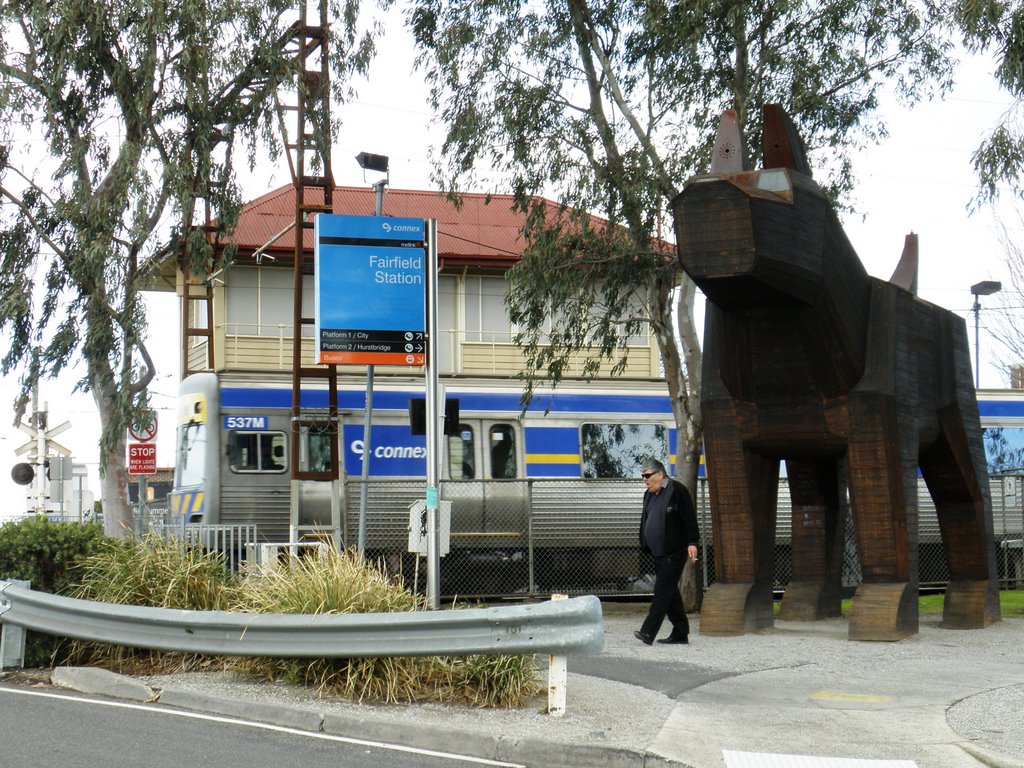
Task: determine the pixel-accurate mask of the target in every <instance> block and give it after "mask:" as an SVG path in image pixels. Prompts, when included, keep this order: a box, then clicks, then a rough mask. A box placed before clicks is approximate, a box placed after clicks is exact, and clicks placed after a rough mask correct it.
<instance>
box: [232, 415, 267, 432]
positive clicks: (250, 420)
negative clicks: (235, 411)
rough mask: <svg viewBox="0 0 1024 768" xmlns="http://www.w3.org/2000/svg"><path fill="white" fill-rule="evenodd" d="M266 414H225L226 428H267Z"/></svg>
mask: <svg viewBox="0 0 1024 768" xmlns="http://www.w3.org/2000/svg"><path fill="white" fill-rule="evenodd" d="M266 428H267V417H266V416H225V417H224V429H266Z"/></svg>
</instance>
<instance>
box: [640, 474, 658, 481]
mask: <svg viewBox="0 0 1024 768" xmlns="http://www.w3.org/2000/svg"><path fill="white" fill-rule="evenodd" d="M654 474H655V473H654V472H641V473H640V477H642V478H643V479H644V480H646V479H647V478H648V477H654Z"/></svg>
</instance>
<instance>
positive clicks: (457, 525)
mask: <svg viewBox="0 0 1024 768" xmlns="http://www.w3.org/2000/svg"><path fill="white" fill-rule="evenodd" d="M366 482H367V502H366V552H367V555H368V556H369V557H370V558H372V559H381V560H383V561H384V562H385V564H386V565H387V567H388V568H389V570H391V571H392V572H394V573H401V574H402V576H403V577H404V578H405V580H406V582H407V583H408V584H409V586H410V587H412V588H415V589H417V590H418V591H421V592H422V591H423V589H424V588H425V573H426V564H425V562H422V560H423V558H422V557H420V556H418V555H414V554H410V553H409V551H408V550H409V541H410V536H409V532H410V528H411V527H413V526H417V525H419V526H422V525H424V524H425V523H424V522H423V520H422V519H421V516H420V513H419V512H416V513H411V512H410V507H412V506H413V504H414V503H415V502H416V501H417V499H422V496H423V492H424V491H423V484H422V482H420V483H415V482H401V481H397V482H396V481H393V480H387V481H381V480H375V479H370V480H368V481H366ZM361 483H362V481H361V480H349V481H348V482H347V483H346V487H345V500H344V504H345V521H344V535H345V541H346V542H347V543H348V544H349V545H350V546H351V545H352V543H354V542H355V541H356V539H357V533H358V524H359V514H360V486H361ZM439 490H440V498H441V499H443V500H446V501H450V502H451V505H452V511H451V527H450V530H449V531H447V535H448V536H449V539H448V549H449V551H448V554H447V555H445V556H444V557H443V558H442V559H441V563H440V580H441V592H442V594H443V595H444V596H446V597H453V596H459V597H481V598H494V597H526V596H544V595H549V594H552V593H556V592H558V593H565V594H570V595H572V594H597V595H601V596H608V597H612V596H619V597H622V596H646V595H649V594H650V592H651V589H652V586H653V570H654V568H653V562H652V559H651V558H650V557H649V556H647V555H644V554H643V553H641V551H640V547H639V542H638V528H639V524H640V512H641V504H642V499H643V492H644V488H643V485H642V484H641V483H638V482H636V481H634V480H577V479H536V480H528V481H446V482H442V483H441V486H440V489H439ZM991 493H992V507H993V535H994V538H995V550H996V562H997V568H998V574H999V579H1000V583H1001V586H1003V587H1005V588H1018V587H1024V562H1022V555H1024V548H1022V541H1024V522H1022V509H1024V478H1021V477H1018V476H995V477H993V478H992V479H991ZM695 504H696V508H697V517H698V522H699V524H700V529H701V535H702V543H701V556H700V558H699V561H698V569H699V578H700V580H701V581H702V584H703V586H704V587H705V588H706V587H707V586H708V585H710V584H712V583H713V582H714V581H715V558H714V548H713V546H712V535H711V533H712V531H711V528H712V526H711V507H710V500H709V498H708V491H707V484H706V482H705V481H704V480H701V481H699V483H698V488H697V494H696V498H695ZM777 513H778V518H777V523H776V543H775V570H774V575H775V576H774V581H775V587H776V589H778V590H783V589H785V587H786V585H787V584H788V583H789V578H790V573H791V566H792V557H791V549H790V532H791V526H792V505H791V502H790V496H789V486H788V484H787V482H786V481H785V479H783V480H781V481H780V483H779V495H778V506H777ZM918 518H919V519H918V569H919V581H920V584H921V586H922V587H925V588H927V587H942V586H944V585H945V583H946V582H947V581H948V580H949V571H948V568H947V566H946V557H945V553H944V552H943V549H942V542H941V537H940V535H939V527H938V521H937V518H936V515H935V506H934V504H933V503H932V501H931V497H930V496H929V494H928V490H927V488H926V487H925V485H924V482H923V481H920V482H919V488H918ZM445 533H446V532H444V531H442V535H444V534H445ZM844 540H845V547H844V553H843V568H842V578H843V584H844V586H846V587H849V588H851V591H852V588H853V587H856V586H857V585H858V584H859V583H860V581H861V571H860V560H859V557H858V554H857V545H856V535H855V531H854V526H853V520H852V518H850V516H847V523H846V529H845V536H844ZM442 549H444V547H443V546H442Z"/></svg>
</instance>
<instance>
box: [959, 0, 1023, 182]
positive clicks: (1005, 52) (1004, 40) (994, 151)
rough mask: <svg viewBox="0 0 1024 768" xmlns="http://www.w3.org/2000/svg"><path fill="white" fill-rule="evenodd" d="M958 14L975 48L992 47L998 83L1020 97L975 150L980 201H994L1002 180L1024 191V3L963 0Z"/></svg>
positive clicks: (970, 42)
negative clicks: (1023, 181) (1023, 100)
mask: <svg viewBox="0 0 1024 768" xmlns="http://www.w3.org/2000/svg"><path fill="white" fill-rule="evenodd" d="M954 17H955V19H956V21H957V23H958V24H959V25H960V28H961V29H962V30H963V35H964V41H965V43H966V44H967V46H968V48H969V49H970V50H972V51H974V52H984V51H988V52H990V53H992V55H993V56H994V57H995V60H996V68H995V72H994V73H993V74H994V76H995V78H996V82H998V83H999V84H1000V85H1001V86H1002V87H1004V88H1005V89H1006V90H1007V91H1008V92H1009V93H1010V94H1011V95H1012V96H1013V98H1014V104H1013V106H1012V107H1011V109H1009V110H1007V112H1006V113H1005V114H1004V115H1003V116H1002V119H1001V120H1000V121H999V122H998V123H997V125H996V126H994V128H993V130H992V133H991V134H990V135H989V136H987V137H986V138H985V140H984V141H983V142H982V143H981V145H980V146H979V147H978V149H977V151H976V152H975V153H974V157H973V160H974V167H975V170H976V171H977V173H978V180H979V182H980V184H981V188H980V190H979V195H978V198H979V201H981V202H985V201H993V200H995V198H996V197H998V196H999V185H1000V184H1007V185H1009V186H1010V187H1011V189H1012V190H1013V192H1014V194H1015V195H1017V196H1018V197H1020V196H1021V195H1022V194H1024V184H1022V183H1021V182H1022V179H1024V104H1022V99H1024V5H1022V4H1021V3H1019V2H1006V1H1005V0H981V1H980V2H979V1H978V0H957V1H956V2H955V3H954Z"/></svg>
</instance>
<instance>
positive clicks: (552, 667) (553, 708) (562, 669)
mask: <svg viewBox="0 0 1024 768" xmlns="http://www.w3.org/2000/svg"><path fill="white" fill-rule="evenodd" d="M568 597H569V596H568V595H552V596H551V599H552V600H565V599H567V598H568ZM568 673H569V668H568V659H567V658H566V657H565V656H555V655H550V656H548V714H549V715H551V716H552V717H561V716H562V715H564V714H565V685H566V682H567V680H568Z"/></svg>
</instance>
